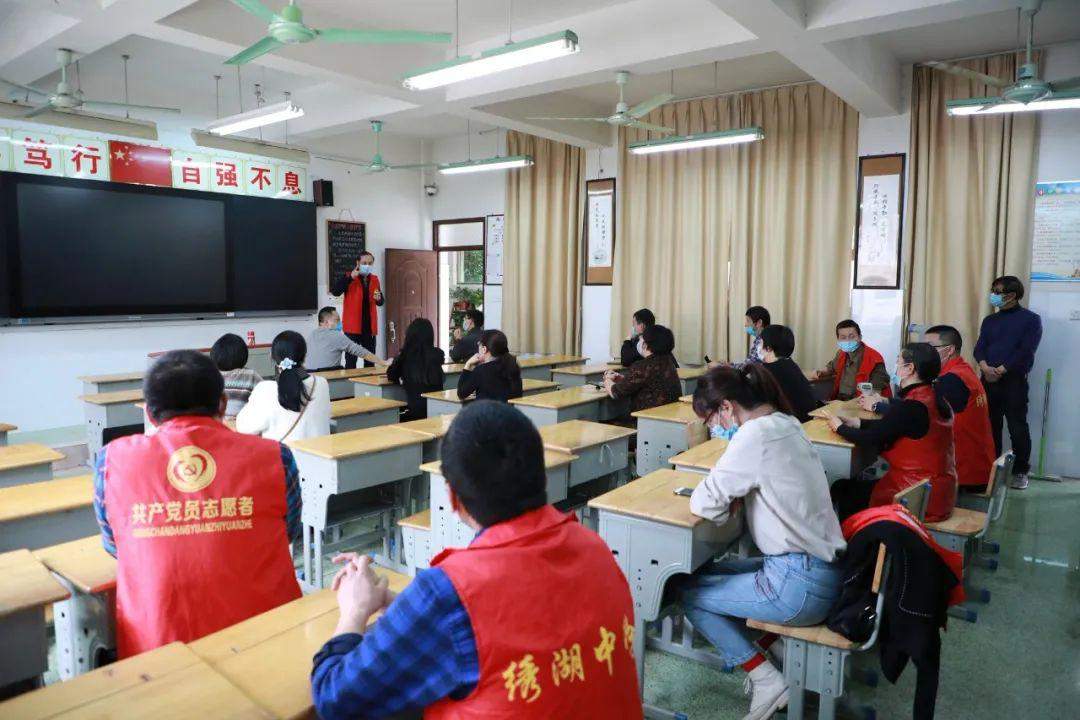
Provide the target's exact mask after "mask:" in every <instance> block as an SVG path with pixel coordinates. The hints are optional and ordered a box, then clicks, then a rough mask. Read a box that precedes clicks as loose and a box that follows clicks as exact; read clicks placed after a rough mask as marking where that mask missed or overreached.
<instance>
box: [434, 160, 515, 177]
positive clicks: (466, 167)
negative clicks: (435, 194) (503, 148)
mask: <svg viewBox="0 0 1080 720" xmlns="http://www.w3.org/2000/svg"><path fill="white" fill-rule="evenodd" d="M532 164H533V159H532V156H531V155H510V156H508V157H491V158H485V159H483V160H467V161H466V162H459V163H449V164H447V165H440V166H439V172H441V173H442V174H443V175H460V174H462V173H474V172H487V171H489V170H510V169H513V168H523V167H528V166H530V165H532Z"/></svg>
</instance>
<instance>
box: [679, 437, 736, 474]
mask: <svg viewBox="0 0 1080 720" xmlns="http://www.w3.org/2000/svg"><path fill="white" fill-rule="evenodd" d="M727 446H728V441H727V440H725V439H724V438H713V439H711V440H707V441H705V442H703V443H701V444H700V445H695V446H694V447H692V448H690V449H689V450H686V451H685V452H681V453H679V454H678V455H674V456H672V457H671V458H669V459H668V462H669V463H671V464H672V465H674V466H675V469H676V470H680V471H683V472H693V473H698V474H700V475H708V474H709V471H710V470H712V469H713V466H715V465H716V461H717V460H719V459H720V457H721V456H722V455H723V454H724V451H726V450H727Z"/></svg>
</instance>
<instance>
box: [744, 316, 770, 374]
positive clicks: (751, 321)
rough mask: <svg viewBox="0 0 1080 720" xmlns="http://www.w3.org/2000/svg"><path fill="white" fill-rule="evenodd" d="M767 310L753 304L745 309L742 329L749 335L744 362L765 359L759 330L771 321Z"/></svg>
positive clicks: (767, 325)
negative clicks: (748, 347) (748, 345)
mask: <svg viewBox="0 0 1080 720" xmlns="http://www.w3.org/2000/svg"><path fill="white" fill-rule="evenodd" d="M771 319H772V318H771V317H770V316H769V311H768V310H766V309H765V308H763V307H761V306H760V305H754V306H753V307H751V308H747V309H746V317H745V318H743V329H744V330H745V331H746V334H747V335H749V336H750V338H751V340H750V349H749V351H748V352H747V353H746V360H744V362H762V361H763V360H764V359H765V351H764V350H763V349H762V347H761V331H762V330H764V329H765V328H767V327H769V323H770V321H771Z"/></svg>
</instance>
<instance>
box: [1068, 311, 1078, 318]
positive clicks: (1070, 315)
mask: <svg viewBox="0 0 1080 720" xmlns="http://www.w3.org/2000/svg"><path fill="white" fill-rule="evenodd" d="M1069 320H1080V310H1072V311H1070V312H1069Z"/></svg>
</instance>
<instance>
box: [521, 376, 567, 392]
mask: <svg viewBox="0 0 1080 720" xmlns="http://www.w3.org/2000/svg"><path fill="white" fill-rule="evenodd" d="M558 389H559V383H557V382H552V381H551V380H535V379H533V378H522V379H521V391H522V392H534V391H536V390H558Z"/></svg>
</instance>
